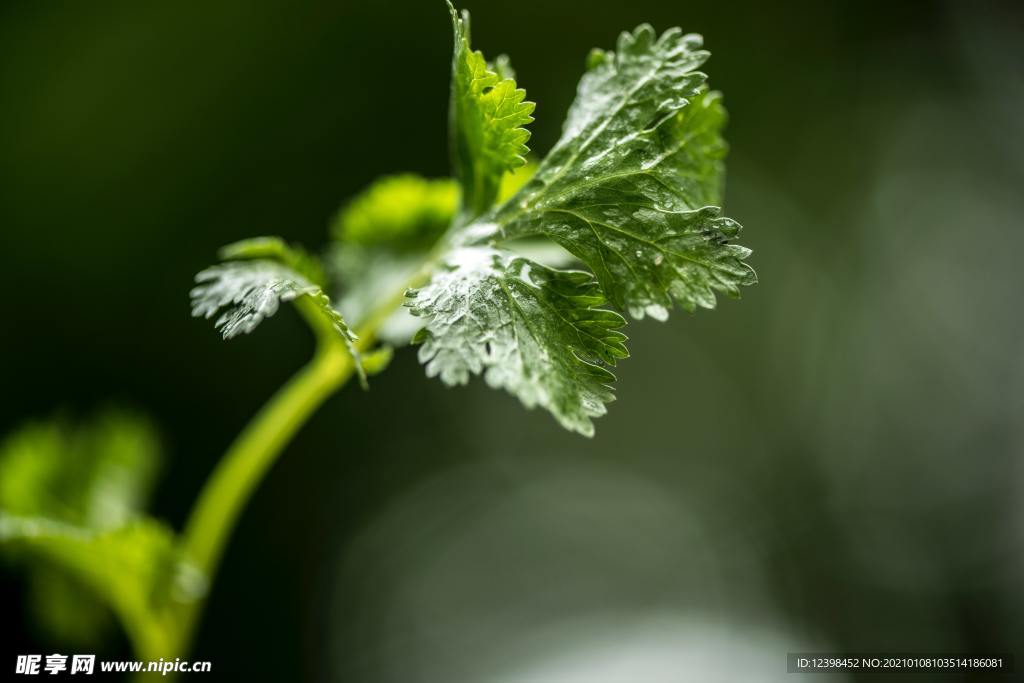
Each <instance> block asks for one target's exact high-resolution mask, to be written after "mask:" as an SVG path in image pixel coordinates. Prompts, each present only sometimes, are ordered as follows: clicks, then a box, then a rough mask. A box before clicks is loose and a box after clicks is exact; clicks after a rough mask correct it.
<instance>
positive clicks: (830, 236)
mask: <svg viewBox="0 0 1024 683" xmlns="http://www.w3.org/2000/svg"><path fill="white" fill-rule="evenodd" d="M465 6H466V7H467V8H468V9H470V10H472V12H473V26H474V42H475V45H476V47H479V48H480V49H482V50H484V51H485V53H486V54H487V55H490V56H494V55H496V54H498V53H499V52H507V53H509V54H510V55H511V57H512V60H513V64H514V66H515V67H516V69H517V71H518V76H519V82H520V84H521V85H522V86H523V87H525V88H526V89H527V91H528V93H529V97H530V99H532V100H535V101H536V102H538V106H537V111H536V114H535V115H536V118H537V121H536V123H535V124H533V126H532V129H533V131H534V137H533V143H532V147H533V149H534V150H536V151H537V152H539V153H541V154H543V152H544V150H546V149H547V148H549V147H550V145H551V144H552V143H553V142H554V140H555V139H556V138H557V136H558V133H559V129H560V125H561V120H562V117H563V115H564V112H565V110H566V108H567V107H568V105H569V103H570V101H571V99H572V97H573V94H574V90H575V83H576V80H577V78H578V76H579V74H580V72H581V70H582V64H583V60H584V57H585V56H586V54H587V52H588V51H589V49H590V48H591V47H592V46H604V47H611V46H612V45H613V44H614V40H615V38H616V35H617V33H618V31H619V30H621V29H623V28H631V27H633V26H635V25H636V24H637V23H639V22H641V21H648V22H651V23H653V24H654V25H655V27H656V28H658V29H659V30H660V29H664V28H667V27H669V26H672V25H680V26H682V27H683V28H684V29H685V30H687V31H696V32H700V33H703V34H704V36H705V40H706V43H707V46H708V47H709V48H710V49H711V51H712V53H713V58H712V60H711V61H710V62H709V64H708V65H707V66H706V70H707V71H708V72H709V73H710V74H711V83H712V85H713V86H714V87H715V88H718V89H721V90H723V91H724V92H725V94H726V98H725V101H726V104H727V106H728V107H729V110H730V113H731V123H730V126H729V130H728V138H729V140H730V143H731V145H732V154H731V157H730V162H729V188H728V192H727V200H726V209H727V211H728V213H729V215H731V216H733V217H735V218H737V219H738V220H740V221H741V222H742V223H743V224H744V225H745V226H746V231H745V233H744V235H743V240H742V242H743V243H744V244H746V245H748V246H750V247H752V248H753V249H754V256H753V257H752V260H751V263H752V264H753V265H754V267H755V268H756V269H757V270H758V272H759V274H760V277H761V283H760V284H759V285H757V286H756V287H754V288H752V289H750V290H748V291H747V292H745V295H744V299H743V300H742V301H741V302H733V301H723V302H722V303H721V306H720V309H719V310H718V311H716V312H713V313H708V312H701V313H698V314H696V315H693V316H691V315H688V314H685V313H682V312H677V313H676V314H675V315H673V317H672V319H671V320H670V321H669V322H668V323H667V324H665V325H659V324H657V323H653V322H644V323H642V324H633V325H631V326H630V328H629V330H628V333H629V334H630V336H631V338H632V342H631V351H632V354H633V358H631V359H630V360H628V361H626V362H624V363H623V364H622V365H621V366H620V371H619V373H618V374H619V378H620V381H619V383H618V397H619V401H618V402H617V403H615V404H614V405H613V406H612V407H611V411H610V414H609V416H607V417H606V418H603V419H601V420H600V421H599V422H598V425H597V437H596V438H595V439H594V440H585V439H582V438H579V437H577V436H574V435H571V434H568V433H565V432H562V431H560V430H559V429H558V427H557V425H556V424H555V423H554V421H553V420H552V419H550V417H548V416H547V415H545V414H541V413H539V412H526V411H524V410H523V409H522V408H521V407H520V406H519V405H518V404H517V403H516V402H515V401H514V400H513V399H511V398H509V397H507V396H505V395H503V394H497V393H494V392H490V391H488V390H487V389H486V388H484V387H483V386H482V385H481V383H479V382H477V383H474V384H473V385H472V386H471V387H470V388H468V389H460V390H446V389H444V388H443V387H442V386H441V384H440V383H439V382H437V381H433V380H427V379H426V378H425V377H423V373H422V370H421V369H420V368H419V367H418V365H417V363H416V360H415V357H414V354H412V353H410V352H408V351H405V352H402V353H400V354H399V355H398V357H397V358H396V360H395V362H394V364H393V366H392V368H391V369H390V370H389V371H388V372H387V373H386V374H385V375H383V376H380V377H378V378H375V380H374V382H373V387H372V390H371V391H370V392H369V393H362V392H360V391H359V390H358V389H357V388H354V387H350V388H348V389H346V390H345V392H344V393H343V394H342V395H341V396H339V397H336V398H334V399H332V400H331V401H330V402H329V403H328V404H327V405H326V406H325V407H324V408H323V409H322V410H321V411H320V412H319V413H318V415H317V416H316V418H315V419H314V420H313V422H312V423H311V424H310V425H309V426H308V428H307V429H306V430H305V431H304V432H303V433H302V434H301V436H300V437H299V438H298V440H297V441H296V442H295V444H294V445H293V446H292V447H291V448H290V449H289V451H288V452H287V454H286V456H285V457H284V458H283V459H282V460H281V461H280V463H279V464H278V465H277V466H276V468H275V470H274V471H273V472H272V474H271V476H270V477H269V479H268V480H267V481H266V483H265V485H264V486H262V487H261V488H260V490H259V492H258V493H257V495H256V496H255V498H254V500H253V501H252V504H251V506H250V507H249V509H248V510H247V512H246V514H245V516H244V518H243V520H242V523H241V526H240V527H239V529H238V532H237V534H236V535H235V537H234V539H233V542H232V545H231V547H230V550H229V552H228V554H227V556H226V561H225V564H224V566H223V571H222V572H221V574H220V576H219V577H218V579H217V583H216V586H215V589H214V592H213V597H212V601H211V603H210V609H209V612H208V616H207V619H206V621H205V623H204V626H203V628H202V631H201V633H200V635H199V641H198V647H197V650H196V652H195V657H196V658H202V659H210V660H213V662H214V670H215V672H228V671H231V672H236V674H237V675H243V674H247V675H248V676H249V677H250V678H252V679H254V680H256V679H259V680H262V679H268V680H295V679H300V678H301V679H305V680H338V681H360V682H367V681H392V680H397V681H421V680H422V681H445V683H449V682H453V681H461V680H467V681H478V680H498V674H499V673H502V672H512V671H514V670H516V669H517V667H521V666H525V665H527V664H531V663H533V662H542V661H543V657H542V656H541V655H540V654H538V653H542V652H543V651H544V650H545V648H548V649H559V650H561V649H562V648H563V645H565V644H566V643H568V642H569V641H570V640H571V638H570V636H567V635H565V634H566V633H567V632H570V631H571V632H572V633H573V634H577V635H578V633H577V631H579V629H576V626H571V627H570V626H567V624H570V625H572V624H579V623H586V624H587V625H588V626H587V628H596V629H598V630H599V631H600V630H601V629H604V630H605V631H608V632H612V633H615V632H619V633H622V632H624V631H625V630H626V629H624V627H623V625H625V624H629V623H633V621H634V620H635V618H637V615H649V614H659V615H663V616H664V615H668V617H671V618H672V619H676V618H678V619H685V620H687V621H686V623H688V624H691V625H696V626H695V630H694V631H693V632H694V633H702V632H703V631H702V628H703V626H702V625H707V628H708V629H711V630H714V629H720V628H724V629H725V632H727V633H730V634H732V635H731V636H730V637H731V638H734V639H735V640H736V641H737V642H740V643H745V644H746V645H747V646H749V647H751V648H753V649H755V650H758V651H760V652H761V653H762V655H763V654H764V653H765V652H767V653H768V657H769V659H770V658H771V657H775V656H776V653H777V657H778V666H779V670H782V669H783V668H784V666H785V664H784V662H785V653H786V652H787V651H790V650H794V649H799V648H798V645H803V646H807V647H805V649H815V648H820V649H832V650H839V651H844V650H845V651H852V650H872V649H874V650H888V651H897V650H904V651H960V652H966V651H980V650H989V651H993V650H994V651H1004V652H1012V651H1014V650H1017V651H1019V650H1020V643H1021V642H1022V637H1024V591H1022V589H1021V581H1022V577H1024V571H1022V570H1024V554H1022V550H1024V504H1022V503H1021V490H1022V487H1024V468H1022V465H1021V455H1022V445H1024V423H1022V420H1021V413H1022V410H1024V354H1022V349H1024V345H1022V342H1024V316H1022V315H1021V312H1020V310H1021V304H1020V293H1021V289H1022V288H1021V285H1022V279H1024V278H1022V277H1021V274H1020V265H1019V253H1020V251H1021V247H1022V246H1024V235H1022V232H1021V228H1022V216H1024V196H1022V193H1021V185H1022V180H1024V161H1022V159H1024V155H1022V152H1024V124H1022V121H1024V118H1022V117H1021V115H1020V112H1021V110H1022V105H1024V77H1022V74H1024V50H1022V48H1021V46H1022V44H1024V14H1022V12H1021V10H1020V6H1019V5H1018V4H1016V3H1012V2H1007V3H1005V4H986V3H979V4H977V5H973V6H971V5H969V4H968V3H955V2H950V3H893V2H803V3H784V4H779V3H763V2H753V1H747V2H734V3H724V2H719V3H716V2H685V3H684V2H668V1H665V0H631V1H630V2H625V3H624V2H613V1H611V0H600V1H599V0H586V1H582V0H571V1H565V2H556V1H554V0H537V1H533V0H529V1H527V0H523V1H522V2H517V3H505V2H483V1H477V2H466V3H465ZM450 44H451V36H450V28H449V25H448V17H447V13H446V11H445V10H444V7H443V4H442V3H441V2H440V0H438V1H436V2H435V1H433V0H430V1H423V0H418V1H416V2H413V1H412V0H407V1H404V2H400V1H398V0H379V1H375V2H362V3H354V2H340V1H339V2H317V3H292V2H274V1H264V2H259V3H252V2H218V3H180V2H145V3H142V2H120V3H91V2H90V3H85V2H82V3H68V4H66V5H59V4H52V3H33V2H23V3H19V2H8V3H5V4H4V5H3V7H2V8H0V278H2V283H3V287H2V291H3V293H4V306H3V314H2V317H0V359H2V361H0V362H2V366H0V367H2V386H3V388H4V391H3V402H4V405H3V410H2V412H0V428H2V429H0V431H3V432H6V431H9V430H10V429H13V428H15V427H16V426H17V425H18V424H20V423H21V422H23V421H24V420H26V419H29V418H38V417H45V416H48V415H51V414H53V413H54V412H55V411H57V410H64V411H65V412H67V413H70V414H74V415H82V416H87V415H89V414H90V413H91V412H92V411H93V410H94V409H95V408H96V407H98V406H101V405H103V404H106V403H109V402H116V403H120V404H126V405H129V406H134V407H138V408H140V409H142V410H144V411H146V412H148V413H149V414H151V415H152V416H153V417H154V418H155V420H156V421H157V422H158V424H159V425H160V427H161V429H162V432H163V435H164V437H165V441H166V444H167V449H168V452H169V457H168V462H167V466H166V473H165V476H164V478H163V480H162V484H161V486H160V487H159V490H158V495H157V500H156V502H155V510H156V512H157V513H158V514H159V515H160V516H161V517H163V518H165V519H167V520H169V521H171V522H172V523H174V524H176V525H179V524H180V523H181V522H182V520H183V519H184V516H185V515H186V513H187V511H188V509H189V506H190V504H191V502H192V500H193V499H194V497H195V495H196V493H197V491H198V489H199V487H200V485H201V483H202V482H203V480H204V478H205V476H206V475H207V473H208V472H209V470H210V469H211V467H212V466H213V464H214V463H215V462H216V459H217V458H218V457H219V455H220V454H221V453H222V452H223V450H224V449H225V447H226V446H227V444H228V443H229V442H230V440H231V438H232V437H233V435H234V434H235V433H237V431H238V430H239V429H240V428H241V427H242V426H243V425H244V424H245V421H246V420H247V419H248V418H249V417H250V416H251V415H252V414H253V412H254V411H255V410H256V409H257V408H258V407H259V406H260V405H261V404H262V403H263V401H264V400H265V399H266V398H267V397H269V395H270V394H271V393H272V392H273V391H274V389H275V388H276V387H277V386H278V385H279V384H280V383H281V382H283V381H284V380H285V379H286V378H287V377H288V376H289V375H290V374H291V373H292V372H293V371H294V370H295V369H296V368H298V367H299V366H300V365H301V364H302V363H303V362H304V361H305V359H306V357H307V356H308V353H309V351H310V340H309V339H308V335H307V333H306V332H305V330H304V329H303V327H302V324H301V322H300V321H299V320H298V319H297V317H296V316H295V315H294V314H293V313H292V312H291V311H285V312H283V313H282V314H281V315H279V316H278V318H275V319H274V320H273V321H271V322H270V323H269V324H266V325H264V326H263V327H262V328H261V329H260V330H259V332H258V333H257V334H254V335H253V336H252V337H251V338H245V339H240V340H237V341H234V342H232V343H230V344H226V343H223V342H222V341H220V339H219V336H218V335H217V334H216V333H215V332H214V331H213V330H212V329H211V326H210V325H209V324H208V323H206V322H202V321H195V320H192V319H190V318H189V307H188V297H187V292H188V289H189V287H190V284H191V277H192V275H193V274H194V273H195V272H196V271H197V270H199V269H200V268H202V267H203V266H205V265H207V264H209V263H210V262H211V261H212V260H213V258H214V254H215V251H216V249H217V247H218V246H220V245H222V244H224V243H227V242H230V241H232V240H235V239H239V238H242V237H245V236H250V235H262V234H281V235H284V236H286V237H287V238H289V239H291V240H297V241H301V242H303V243H305V244H306V245H307V246H310V247H316V246H318V245H321V244H322V243H323V242H324V241H325V239H326V224H327V221H328V219H329V217H330V216H331V214H332V213H333V212H334V211H335V210H336V209H337V207H338V206H339V204H340V203H341V202H342V201H343V200H344V199H345V198H346V197H349V196H351V195H352V194H353V193H355V192H357V191H359V190H360V189H361V188H363V187H364V186H365V185H367V184H368V183H369V182H371V181H372V180H373V179H374V178H375V177H376V176H378V175H380V174H383V173H389V172H399V171H411V172H417V173H422V174H425V175H428V176H439V175H444V174H446V173H447V169H448V161H447V153H446V150H447V143H446V133H445V127H446V106H447V98H448V93H447V87H448V86H447V79H448V69H449V66H448V55H449V50H450ZM0 576H2V579H0V581H2V582H0V600H2V609H3V615H4V616H3V621H4V625H5V631H7V632H8V633H9V634H11V635H10V636H8V639H7V642H5V644H4V648H3V650H4V651H5V652H12V653H14V652H22V653H24V652H40V651H45V652H47V653H49V652H51V651H61V650H60V645H59V644H55V643H52V642H49V641H47V640H46V639H45V637H44V636H43V635H42V634H40V633H38V632H37V631H36V630H33V629H32V628H31V627H30V626H29V624H30V619H29V616H28V615H27V613H26V610H25V605H24V604H23V602H22V599H21V590H22V584H21V583H20V582H19V579H18V577H17V575H16V574H15V573H11V572H8V573H4V574H2V575H0ZM8 627H12V628H8ZM566 629H568V631H567V630H566ZM573 629H576V630H573ZM666 629H668V627H666ZM584 630H586V629H584ZM669 630H670V629H669ZM601 632H604V631H601ZM715 632H718V631H715ZM572 637H573V638H575V637H576V636H575V635H573V636H572ZM567 639H569V640H567ZM684 640H685V638H684ZM565 647H568V646H567V645H565ZM610 647H611V646H601V648H600V649H601V650H602V651H608V650H609V648H610ZM112 648H113V651H114V652H117V651H118V649H119V648H122V651H123V645H116V644H115V645H112ZM5 657H6V655H5ZM584 659H586V657H584ZM770 661H773V662H774V661H775V660H770ZM6 662H7V659H6V658H5V661H4V663H2V664H0V666H3V667H6V666H7V665H8V664H7V663H6ZM1022 664H1024V662H1022ZM11 665H12V666H13V663H12V664H11ZM691 673H693V672H691ZM510 675H511V674H510ZM215 677H216V676H215ZM782 677H784V674H780V673H779V671H777V670H769V671H765V673H764V676H763V680H774V679H776V678H782ZM589 680H593V681H597V682H598V683H600V681H601V680H602V679H601V678H600V677H590V679H589ZM672 680H675V679H672ZM705 680H712V679H711V678H710V677H709V676H706V677H705Z"/></svg>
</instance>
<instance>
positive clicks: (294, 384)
mask: <svg viewBox="0 0 1024 683" xmlns="http://www.w3.org/2000/svg"><path fill="white" fill-rule="evenodd" d="M354 369H355V368H354V364H353V362H352V359H351V357H350V356H349V355H348V354H347V353H346V352H345V350H344V348H343V347H342V346H341V345H340V344H332V345H330V346H328V347H321V349H320V350H319V351H318V352H317V355H316V356H315V357H314V358H313V360H312V361H311V362H310V363H309V364H308V365H306V366H305V367H304V368H302V369H301V370H300V371H299V372H298V373H297V374H296V375H295V376H294V377H293V378H292V379H291V380H290V381H289V382H288V383H287V384H286V385H285V386H284V387H282V388H281V390H280V391H278V393H277V394H276V395H275V396H274V397H273V398H272V399H271V401H270V402H269V403H268V404H267V405H266V406H264V407H263V409H262V410H260V412H259V413H257V414H256V416H255V417H254V418H253V419H252V421H251V422H250V423H249V425H248V426H247V427H246V428H245V431H243V432H242V433H241V434H240V435H239V436H238V438H237V439H236V440H235V442H234V443H233V444H232V446H231V448H230V449H229V450H228V452H227V453H226V454H225V455H224V458H223V459H222V460H221V461H220V463H219V464H218V465H217V469H216V470H215V471H214V473H213V475H212V476H211V477H210V479H209V480H208V481H207V483H206V486H205V487H204V488H203V491H202V493H201V494H200V497H199V500H198V501H197V502H196V505H195V507H194V508H193V511H192V515H191V517H190V518H189V521H188V524H187V525H186V527H185V532H184V535H183V536H184V537H183V545H184V549H185V552H186V553H187V555H188V558H189V559H190V560H191V561H192V562H193V563H195V565H196V567H197V568H198V569H200V570H201V571H202V572H203V573H204V574H205V575H206V576H212V575H213V573H214V572H215V571H216V569H217V564H218V562H219V560H220V556H221V554H222V552H223V550H224V546H225V544H226V542H227V539H228V536H229V535H230V533H231V531H232V530H233V529H234V526H235V522H236V520H237V518H238V515H239V513H240V512H241V510H242V508H243V506H244V505H245V503H246V502H247V501H248V500H249V497H250V496H251V494H252V491H253V489H254V488H255V487H256V485H257V484H258V483H259V481H260V480H261V479H262V478H263V475H264V473H265V472H266V471H267V469H268V468H269V467H270V465H271V464H273V462H274V461H275V460H276V459H277V455H278V454H279V453H280V452H281V450H282V449H283V448H284V446H285V445H286V444H287V443H288V442H289V441H290V440H291V438H292V437H293V436H294V435H295V433H296V432H297V431H298V430H299V428H300V427H302V425H303V424H305V422H306V420H307V419H309V417H310V416H311V415H312V414H313V412H314V411H315V410H316V409H317V408H318V407H319V406H320V404H321V403H322V402H323V401H324V399H326V398H327V397H328V396H329V395H330V394H332V393H334V391H335V390H337V389H339V388H340V387H341V386H342V385H344V384H345V382H346V381H347V380H348V379H349V377H351V376H352V372H353V370H354Z"/></svg>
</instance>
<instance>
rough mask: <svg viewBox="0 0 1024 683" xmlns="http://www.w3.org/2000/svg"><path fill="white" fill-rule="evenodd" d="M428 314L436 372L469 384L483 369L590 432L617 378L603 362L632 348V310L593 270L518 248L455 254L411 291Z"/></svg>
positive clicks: (531, 402) (430, 359) (426, 345)
mask: <svg viewBox="0 0 1024 683" xmlns="http://www.w3.org/2000/svg"><path fill="white" fill-rule="evenodd" d="M410 296H411V297H412V300H411V302H410V304H409V305H410V306H411V307H412V309H413V312H414V313H415V314H416V315H419V316H423V317H425V318H426V327H425V328H424V330H423V331H422V332H421V333H420V335H419V336H418V338H417V341H419V342H422V344H423V345H422V347H421V348H420V352H419V356H420V361H421V362H423V363H425V364H426V368H427V375H429V376H440V378H441V380H442V381H444V382H445V383H446V384H465V383H466V382H467V381H468V379H469V376H470V375H471V374H479V373H481V372H482V373H483V374H484V378H485V380H486V381H487V383H488V384H489V385H490V386H492V387H495V388H503V389H507V390H508V391H510V392H511V393H513V394H514V395H516V396H518V397H519V399H520V400H521V401H522V402H523V404H524V405H526V406H527V407H533V406H535V405H540V406H542V407H544V408H546V409H547V410H549V411H551V413H552V414H554V416H555V417H556V418H557V419H558V421H559V422H560V423H561V424H562V425H563V426H565V427H566V428H567V429H571V430H574V431H577V432H580V433H581V434H585V435H590V434H592V433H593V431H594V427H593V424H592V423H591V418H593V417H597V416H599V415H603V414H604V413H605V412H606V409H605V405H604V404H605V403H607V402H609V401H611V400H612V399H613V394H612V390H611V387H610V386H609V384H610V383H611V382H612V381H613V380H614V379H615V378H614V376H613V375H612V373H611V372H609V371H608V370H607V369H606V368H604V367H602V364H609V365H613V364H614V363H615V362H616V361H617V360H618V359H620V358H625V357H626V356H627V355H628V354H627V352H626V347H625V345H624V342H625V340H626V336H625V335H624V334H622V333H621V332H619V331H618V328H620V327H622V326H623V325H624V324H625V320H623V318H622V316H620V315H619V314H617V313H614V312H612V311H606V310H602V309H600V308H598V307H599V306H601V305H602V304H603V303H604V297H603V296H602V294H601V291H600V289H599V287H598V286H597V283H596V282H595V281H594V278H593V276H591V275H590V274H589V273H583V272H579V271H567V270H555V269H551V268H547V267H545V266H541V265H539V264H537V263H534V262H532V261H529V260H527V259H525V258H522V257H519V256H516V255H514V254H511V253H509V252H502V251H498V250H494V249H489V248H482V247H480V248H465V249H459V250H456V251H454V252H453V253H451V254H450V255H449V256H448V258H447V259H446V264H445V267H444V268H443V269H442V270H441V272H440V273H439V274H438V275H436V276H435V277H434V279H433V280H432V281H431V283H430V284H429V285H428V286H426V287H424V288H422V289H420V290H418V291H415V292H413V293H411V294H410Z"/></svg>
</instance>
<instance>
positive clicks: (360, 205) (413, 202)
mask: <svg viewBox="0 0 1024 683" xmlns="http://www.w3.org/2000/svg"><path fill="white" fill-rule="evenodd" d="M458 204H459V185H458V183H456V182H455V181H454V180H451V179H448V178H444V179H440V180H428V179H426V178H421V177H420V176H417V175H412V174H403V175H395V176H387V177H384V178H381V179H379V180H377V181H376V182H375V183H373V184H372V185H370V187H368V188H366V189H365V190H364V191H363V192H361V193H360V194H359V195H358V196H356V197H355V198H354V199H352V200H351V201H350V202H349V203H348V204H346V205H345V206H344V207H343V208H342V209H341V211H339V212H338V215H337V216H336V217H335V218H334V221H333V223H332V225H331V235H332V236H333V237H334V239H335V240H337V241H339V242H342V243H344V244H346V245H358V246H363V247H383V248H387V249H389V250H392V251H396V252H402V251H418V250H423V249H427V248H429V247H430V246H431V245H433V244H434V242H436V241H437V239H438V238H439V237H440V236H441V235H442V234H443V233H444V231H445V230H446V229H447V228H448V226H449V224H451V221H452V218H453V217H454V216H455V212H456V211H457V210H458Z"/></svg>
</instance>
